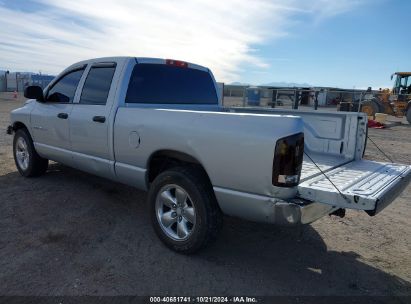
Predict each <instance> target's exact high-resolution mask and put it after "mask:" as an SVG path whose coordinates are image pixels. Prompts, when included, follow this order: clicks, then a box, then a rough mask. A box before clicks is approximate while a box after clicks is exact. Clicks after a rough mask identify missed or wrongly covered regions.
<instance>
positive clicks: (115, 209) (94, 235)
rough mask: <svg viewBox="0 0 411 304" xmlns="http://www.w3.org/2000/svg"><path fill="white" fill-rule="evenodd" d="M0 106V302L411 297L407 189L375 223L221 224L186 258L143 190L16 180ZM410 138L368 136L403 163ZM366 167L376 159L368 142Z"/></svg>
mask: <svg viewBox="0 0 411 304" xmlns="http://www.w3.org/2000/svg"><path fill="white" fill-rule="evenodd" d="M20 104H21V101H15V100H10V99H6V98H4V95H3V99H0V130H1V132H0V232H1V233H0V282H1V284H0V294H1V295H163V294H172V295H193V294H194V295H205V294H207V295H210V294H211V295H240V294H244V295H370V294H372V295H411V254H410V253H411V229H410V228H411V220H410V218H411V204H410V202H411V187H408V188H407V189H406V191H405V192H404V193H403V194H402V196H401V197H400V198H398V199H397V200H396V201H395V202H394V204H392V205H391V206H390V207H388V208H387V209H385V210H384V211H383V212H382V213H381V214H379V215H378V216H376V217H369V216H368V215H367V214H365V213H364V212H354V211H349V212H348V213H347V216H346V217H345V218H344V219H340V218H336V217H325V218H323V219H321V220H319V221H318V222H316V223H314V224H312V225H308V226H303V227H298V228H280V227H275V226H269V225H261V224H255V223H249V222H245V221H241V220H237V219H231V218H226V219H225V226H224V229H223V231H222V234H221V237H220V238H219V239H218V241H217V242H216V243H215V244H214V245H212V246H211V247H209V248H207V249H206V250H205V251H203V252H201V253H199V254H198V255H195V256H182V255H178V254H175V253H174V252H171V251H169V250H168V249H166V248H165V247H164V246H163V245H162V244H161V243H160V242H159V240H158V239H157V237H156V236H155V235H154V232H153V231H152V229H151V226H150V223H149V219H148V216H147V212H146V206H145V199H146V194H145V193H144V192H141V191H138V190H135V189H133V188H130V187H127V186H124V185H121V184H116V183H113V182H111V181H108V180H104V179H101V178H97V177H94V176H91V175H88V174H85V173H82V172H80V171H77V170H73V169H70V168H68V167H64V166H62V165H58V164H52V165H51V166H50V170H49V171H48V173H47V174H46V175H45V176H43V177H40V178H36V179H24V178H22V177H20V175H19V174H18V173H17V172H16V169H15V166H14V161H13V158H12V153H11V151H12V148H11V143H12V138H11V137H10V136H7V135H6V134H5V132H4V130H5V128H6V126H7V124H8V121H9V116H8V113H9V111H10V110H11V109H13V108H16V107H17V106H19V105H20ZM410 132H411V129H410V126H409V125H406V124H403V125H396V126H393V127H391V128H389V129H385V130H370V136H371V138H373V139H374V140H375V141H376V142H377V143H378V144H379V145H380V146H381V147H382V148H383V150H385V151H386V152H388V153H389V154H390V155H391V157H392V158H393V159H394V161H397V162H404V163H409V164H411V155H410V154H411V152H410V151H411V140H410V134H411V133H410ZM366 157H367V158H369V159H375V160H384V157H383V156H381V155H380V154H379V152H378V151H377V150H376V149H375V148H374V147H373V146H372V144H370V143H369V145H368V148H367V151H366Z"/></svg>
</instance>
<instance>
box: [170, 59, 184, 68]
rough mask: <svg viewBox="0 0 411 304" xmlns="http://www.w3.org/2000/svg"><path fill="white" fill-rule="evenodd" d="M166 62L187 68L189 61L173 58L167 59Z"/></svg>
mask: <svg viewBox="0 0 411 304" xmlns="http://www.w3.org/2000/svg"><path fill="white" fill-rule="evenodd" d="M166 64H168V65H174V66H177V67H180V68H187V67H188V63H187V62H184V61H180V60H173V59H166Z"/></svg>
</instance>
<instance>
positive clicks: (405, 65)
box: [0, 0, 411, 88]
mask: <svg viewBox="0 0 411 304" xmlns="http://www.w3.org/2000/svg"><path fill="white" fill-rule="evenodd" d="M410 11H411V1H408V0H344V1H341V0H282V1H280V0H253V1H251V0H178V1H171V0H115V1H112V0H100V1H91V0H58V1H56V0H25V1H20V0H0V16H1V17H0V70H10V71H32V72H39V71H41V72H42V73H48V74H57V73H59V72H60V71H61V70H63V69H64V68H65V67H67V66H68V65H70V64H72V63H74V62H77V61H80V60H84V59H89V58H95V57H104V56H136V57H159V58H173V59H179V60H184V61H188V62H193V63H197V64H200V65H204V66H207V67H209V68H210V69H211V70H212V71H213V73H214V75H215V77H216V79H217V81H220V82H225V83H231V82H242V83H250V84H256V85H257V84H266V83H270V82H293V83H308V84H310V85H313V86H332V87H340V88H353V87H355V88H366V87H368V86H372V87H373V88H380V87H391V86H392V83H391V80H390V75H391V74H392V73H393V72H395V71H411V56H410V55H411V38H410V34H411V23H410V22H409V12H410Z"/></svg>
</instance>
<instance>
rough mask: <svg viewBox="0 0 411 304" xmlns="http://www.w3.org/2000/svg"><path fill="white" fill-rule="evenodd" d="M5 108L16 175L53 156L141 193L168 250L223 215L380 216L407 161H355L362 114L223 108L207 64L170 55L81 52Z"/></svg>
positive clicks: (212, 233)
mask: <svg viewBox="0 0 411 304" xmlns="http://www.w3.org/2000/svg"><path fill="white" fill-rule="evenodd" d="M25 96H26V97H27V98H29V100H28V101H27V102H26V103H25V105H24V106H23V107H21V108H19V109H16V110H14V111H12V112H11V125H10V126H9V128H8V133H10V134H14V141H13V152H14V158H15V163H16V166H17V169H18V171H19V172H20V174H21V175H22V176H25V177H33V176H39V175H41V174H44V173H46V171H47V166H48V161H49V160H53V161H56V162H59V163H62V164H65V165H67V166H71V167H74V168H77V169H80V170H83V171H86V172H89V173H91V174H95V175H98V176H101V177H104V178H108V179H111V180H113V181H115V182H121V183H125V184H128V185H131V186H133V187H136V188H138V189H142V190H147V191H148V192H149V193H148V205H149V215H150V216H151V219H152V223H153V226H154V229H155V231H156V233H157V234H158V236H159V238H160V239H161V240H162V241H163V242H164V243H165V244H166V245H167V246H168V247H170V248H172V249H173V250H175V251H178V252H182V253H193V252H195V251H197V250H199V249H200V248H203V247H204V246H206V245H207V244H208V243H210V242H211V241H212V240H214V239H215V238H216V237H217V235H218V232H219V230H220V229H221V226H222V220H223V214H226V215H230V216H236V217H240V218H243V219H247V220H252V221H258V222H266V223H273V224H287V225H296V224H308V223H311V222H313V221H315V220H317V219H319V218H321V217H322V216H324V215H328V214H331V213H335V212H337V213H338V212H340V213H341V210H345V209H347V208H348V209H357V210H364V211H366V212H367V213H368V214H369V215H375V214H377V213H379V212H380V211H381V210H382V209H383V208H384V207H386V206H387V205H388V204H390V203H391V202H392V201H393V200H394V199H395V197H396V196H398V195H399V194H400V192H401V191H402V190H403V189H404V188H405V187H406V186H407V184H408V183H409V180H410V177H411V167H410V166H406V165H401V164H394V163H380V162H373V161H367V160H362V156H363V152H364V149H365V144H366V140H367V136H366V128H367V116H366V115H365V114H364V113H344V112H321V111H295V110H284V109H262V108H224V107H223V106H222V105H221V98H222V97H221V94H220V92H219V90H218V86H217V85H216V82H215V80H214V77H213V75H212V73H211V72H210V70H209V69H207V68H205V67H202V66H199V65H195V64H192V63H187V62H183V61H177V60H169V59H153V58H134V57H111V58H98V59H92V60H86V61H82V62H79V63H76V64H73V65H72V66H70V67H68V68H67V69H66V70H64V71H63V72H62V73H61V74H60V75H58V76H57V77H56V78H55V79H54V80H53V81H52V82H51V83H50V84H49V85H48V87H46V88H45V89H44V90H42V89H41V88H40V87H36V86H30V87H28V88H27V89H26V91H25Z"/></svg>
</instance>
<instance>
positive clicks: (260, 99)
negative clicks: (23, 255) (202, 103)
mask: <svg viewBox="0 0 411 304" xmlns="http://www.w3.org/2000/svg"><path fill="white" fill-rule="evenodd" d="M253 91H254V92H253ZM223 92H224V93H223V101H222V102H223V106H225V107H256V106H257V107H269V108H285V109H314V110H318V109H322V110H330V111H337V110H343V111H358V109H359V108H360V105H361V103H363V102H364V101H365V100H368V99H372V98H373V97H374V96H375V94H376V93H377V92H375V91H366V90H340V89H329V88H304V89H301V88H273V87H271V88H264V87H233V86H225V87H224V89H223Z"/></svg>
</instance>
